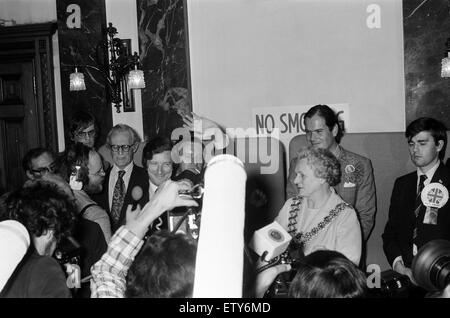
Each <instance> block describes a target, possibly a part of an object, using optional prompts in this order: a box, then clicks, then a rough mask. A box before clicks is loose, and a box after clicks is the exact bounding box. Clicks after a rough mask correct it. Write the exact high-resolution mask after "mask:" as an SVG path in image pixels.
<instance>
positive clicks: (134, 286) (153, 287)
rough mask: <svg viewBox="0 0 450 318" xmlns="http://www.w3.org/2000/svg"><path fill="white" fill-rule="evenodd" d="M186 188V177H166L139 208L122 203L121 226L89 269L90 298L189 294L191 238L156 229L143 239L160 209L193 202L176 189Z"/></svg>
mask: <svg viewBox="0 0 450 318" xmlns="http://www.w3.org/2000/svg"><path fill="white" fill-rule="evenodd" d="M190 188H191V186H190V184H189V183H188V182H185V181H179V182H174V181H171V180H167V181H166V182H164V183H163V184H162V185H161V186H159V188H158V191H157V192H156V193H155V195H154V196H153V197H152V198H151V199H150V201H149V202H148V203H147V204H146V205H145V206H144V208H143V209H142V210H141V208H140V207H139V206H138V207H137V208H136V210H134V211H132V206H131V205H128V207H127V213H126V222H125V225H124V226H121V227H120V228H119V229H118V230H117V231H116V233H115V234H114V235H113V237H112V239H111V242H110V243H109V246H108V250H107V252H106V253H105V254H104V255H103V256H102V258H101V259H100V261H98V262H97V263H96V264H95V265H94V266H93V267H92V269H91V272H92V279H91V292H92V296H91V297H93V298H104V297H114V298H122V297H190V296H191V295H192V288H193V283H194V263H195V255H196V243H195V241H193V240H191V239H189V238H188V237H187V236H185V235H182V234H166V233H165V232H157V233H156V234H153V235H152V236H151V237H150V238H149V239H148V240H147V241H146V242H145V243H144V236H145V234H146V233H147V230H148V226H149V225H150V224H151V223H152V222H153V221H154V220H155V219H156V218H158V217H159V216H160V215H161V213H163V212H165V211H167V210H170V209H173V208H174V207H178V206H197V203H196V202H195V201H194V200H192V199H187V198H183V197H181V196H179V194H178V193H179V191H183V190H190ZM141 248H142V250H141ZM139 252H140V253H139ZM138 253H139V255H138V256H137V257H136V255H137V254H138ZM135 257H136V259H135Z"/></svg>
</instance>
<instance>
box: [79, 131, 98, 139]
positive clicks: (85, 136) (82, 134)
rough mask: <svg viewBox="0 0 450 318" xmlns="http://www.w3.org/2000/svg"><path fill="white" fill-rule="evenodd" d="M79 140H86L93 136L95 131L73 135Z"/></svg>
mask: <svg viewBox="0 0 450 318" xmlns="http://www.w3.org/2000/svg"><path fill="white" fill-rule="evenodd" d="M75 135H76V136H77V137H78V138H79V139H87V138H92V137H94V136H95V129H92V130H89V131H80V132H77V133H76V134H75Z"/></svg>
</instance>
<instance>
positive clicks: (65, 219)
mask: <svg viewBox="0 0 450 318" xmlns="http://www.w3.org/2000/svg"><path fill="white" fill-rule="evenodd" d="M5 206H6V208H5V209H6V213H4V215H3V219H10V220H16V221H19V222H20V223H21V224H23V225H24V226H25V228H26V229H27V230H28V232H29V234H30V236H32V237H39V236H41V235H44V234H45V233H46V232H47V231H49V230H52V231H53V234H54V237H55V239H56V240H57V241H59V240H60V239H61V238H62V237H65V236H68V235H69V234H70V232H71V230H72V228H73V225H74V223H75V206H74V205H73V203H72V202H71V201H70V199H69V198H68V197H67V195H66V194H65V193H64V192H62V191H61V190H59V189H58V187H57V186H56V185H54V184H52V183H49V182H43V181H39V182H30V183H28V184H27V185H26V186H24V187H23V188H21V189H18V190H16V191H13V192H11V193H10V194H9V195H8V197H7V198H6V200H5Z"/></svg>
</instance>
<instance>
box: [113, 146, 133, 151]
mask: <svg viewBox="0 0 450 318" xmlns="http://www.w3.org/2000/svg"><path fill="white" fill-rule="evenodd" d="M109 146H110V147H111V150H112V151H113V152H119V151H120V149H122V151H123V152H128V151H130V149H131V147H133V145H121V146H119V145H109Z"/></svg>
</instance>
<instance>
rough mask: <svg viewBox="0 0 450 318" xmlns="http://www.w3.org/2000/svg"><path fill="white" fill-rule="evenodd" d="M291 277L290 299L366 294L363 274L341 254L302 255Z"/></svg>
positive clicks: (353, 296)
mask: <svg viewBox="0 0 450 318" xmlns="http://www.w3.org/2000/svg"><path fill="white" fill-rule="evenodd" d="M302 263H303V264H302V265H301V266H300V268H299V269H298V271H297V274H296V275H295V278H294V279H293V281H292V283H291V286H290V289H289V296H290V297H294V298H360V297H365V296H366V293H367V285H366V277H365V275H364V273H363V272H362V271H361V270H359V269H358V268H357V267H356V265H355V264H353V263H352V262H351V261H350V260H349V259H348V258H346V257H345V256H344V255H343V254H341V253H339V252H336V251H330V250H320V251H316V252H313V253H311V254H309V255H308V256H306V257H305V260H304V262H302Z"/></svg>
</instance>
